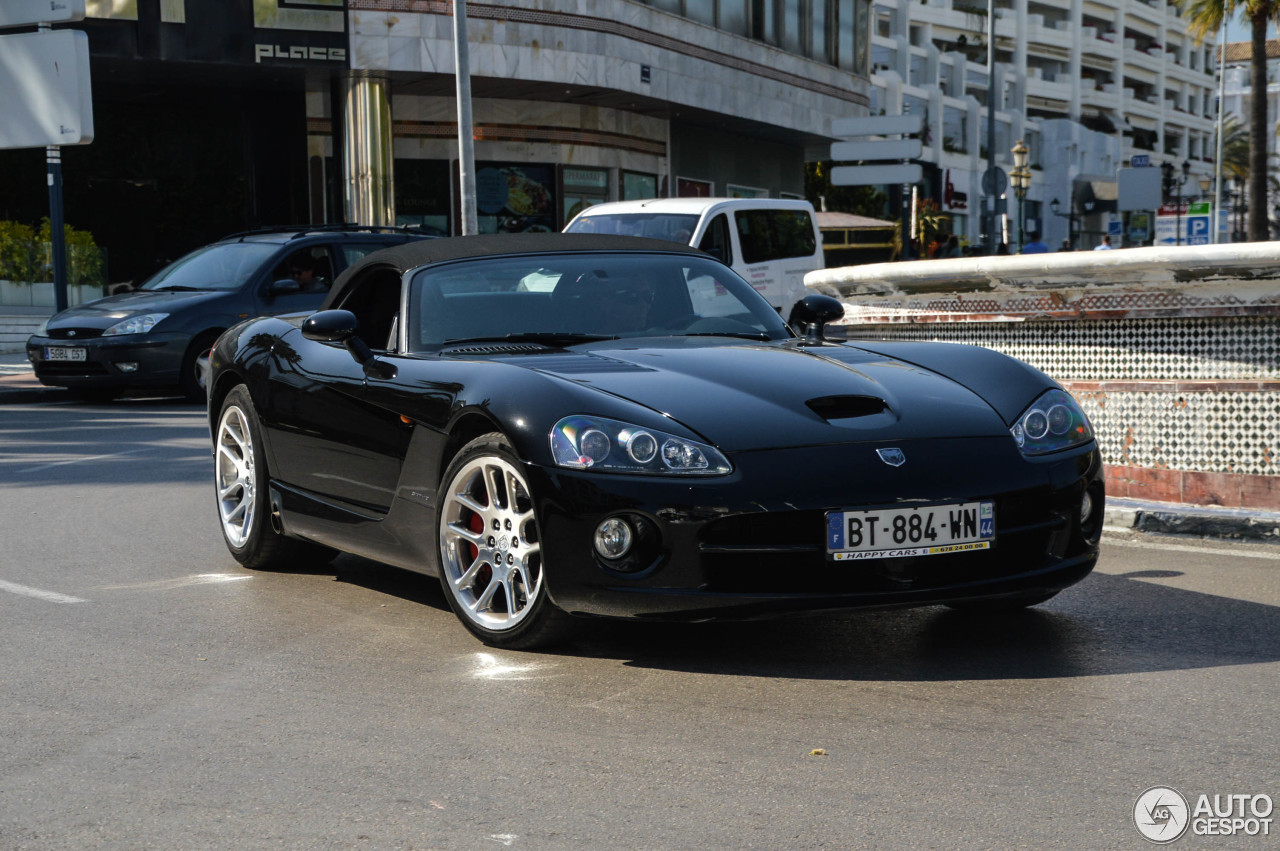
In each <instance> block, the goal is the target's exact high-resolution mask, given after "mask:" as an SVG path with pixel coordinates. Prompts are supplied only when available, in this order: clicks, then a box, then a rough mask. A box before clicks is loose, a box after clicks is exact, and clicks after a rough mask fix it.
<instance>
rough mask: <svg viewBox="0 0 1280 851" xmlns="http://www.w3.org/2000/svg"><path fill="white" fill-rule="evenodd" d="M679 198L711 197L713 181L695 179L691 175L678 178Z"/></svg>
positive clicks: (677, 194)
mask: <svg viewBox="0 0 1280 851" xmlns="http://www.w3.org/2000/svg"><path fill="white" fill-rule="evenodd" d="M676 197H677V198H710V197H711V181H709V180H694V179H693V178H691V177H677V178H676Z"/></svg>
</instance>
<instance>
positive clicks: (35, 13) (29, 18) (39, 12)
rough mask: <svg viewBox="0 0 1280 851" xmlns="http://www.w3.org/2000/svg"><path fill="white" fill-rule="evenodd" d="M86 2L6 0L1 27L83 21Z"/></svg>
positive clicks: (1, 4) (1, 6) (0, 13)
mask: <svg viewBox="0 0 1280 851" xmlns="http://www.w3.org/2000/svg"><path fill="white" fill-rule="evenodd" d="M84 2H85V0H4V2H0V29H4V28H5V27H26V26H30V25H31V24H60V23H65V22H67V21H83V20H84Z"/></svg>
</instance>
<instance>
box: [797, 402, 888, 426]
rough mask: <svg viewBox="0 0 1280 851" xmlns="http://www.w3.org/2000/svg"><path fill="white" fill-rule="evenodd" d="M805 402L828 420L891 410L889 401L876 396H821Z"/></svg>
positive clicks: (851, 417) (865, 415)
mask: <svg viewBox="0 0 1280 851" xmlns="http://www.w3.org/2000/svg"><path fill="white" fill-rule="evenodd" d="M805 404H806V405H808V406H809V410H811V411H813V412H814V413H815V414H817V415H818V416H820V417H822V418H823V419H824V420H827V421H828V422H830V421H831V420H849V419H853V418H855V417H872V416H875V415H876V414H882V413H884V412H885V411H887V410H889V405H888V403H887V402H885V400H883V399H880V398H877V397H875V396H819V397H818V398H816V399H810V400H809V401H807V402H805Z"/></svg>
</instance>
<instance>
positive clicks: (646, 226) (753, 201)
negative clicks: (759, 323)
mask: <svg viewBox="0 0 1280 851" xmlns="http://www.w3.org/2000/svg"><path fill="white" fill-rule="evenodd" d="M564 230H565V233H611V234H618V235H622V236H647V237H651V238H654V239H667V240H670V241H672V242H683V243H687V244H689V245H693V246H696V247H698V248H701V249H702V250H703V251H706V252H707V253H708V254H711V255H712V256H714V257H717V258H719V259H720V260H721V261H722V262H724V263H726V264H727V265H729V266H732V267H733V270H734V271H735V272H737V273H738V274H739V275H741V276H742V277H743V278H745V279H746V280H747V282H748V283H750V284H751V285H752V286H753V287H755V288H756V290H757V291H759V292H760V294H761V295H763V296H764V297H765V298H767V299H768V300H769V303H770V304H772V305H773V306H774V307H775V308H777V310H778V312H779V313H781V314H782V317H783V318H784V319H785V318H787V317H788V316H789V315H790V313H791V307H792V305H794V304H795V303H796V302H797V301H799V300H800V299H801V298H803V297H804V296H806V295H808V293H809V291H808V290H806V289H805V286H804V276H805V273H806V272H811V271H813V270H814V269H822V268H825V262H824V260H823V256H822V235H821V234H820V233H819V231H818V223H817V221H816V219H815V218H814V215H813V205H812V204H810V203H809V202H808V201H790V200H785V199H779V198H654V199H651V200H648V201H613V202H610V203H607V204H596V205H595V206H593V207H588V208H587V209H585V210H583V211H582V212H581V213H579V214H578V215H577V216H575V217H574V219H573V221H571V222H569V224H568V225H566V226H565V229H564Z"/></svg>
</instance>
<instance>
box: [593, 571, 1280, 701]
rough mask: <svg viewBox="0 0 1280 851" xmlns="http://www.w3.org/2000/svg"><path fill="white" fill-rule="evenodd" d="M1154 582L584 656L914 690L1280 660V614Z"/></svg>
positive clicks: (687, 629)
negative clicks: (971, 609) (1017, 607)
mask: <svg viewBox="0 0 1280 851" xmlns="http://www.w3.org/2000/svg"><path fill="white" fill-rule="evenodd" d="M1147 573H1150V572H1147ZM1161 573H1164V571H1161ZM1145 575H1147V574H1136V575H1134V576H1123V575H1120V576H1117V575H1106V574H1100V573H1094V574H1092V575H1091V576H1090V577H1089V578H1088V579H1086V580H1085V582H1084V583H1082V584H1081V585H1078V586H1076V587H1074V588H1070V589H1067V590H1066V591H1064V592H1063V593H1062V594H1061V595H1060V596H1059V597H1058V598H1056V599H1055V600H1053V601H1051V602H1050V603H1046V604H1044V605H1043V606H1041V607H1037V608H1033V609H1028V610H1024V611H1020V612H1015V613H1012V614H1006V615H1002V616H995V615H977V614H970V613H961V612H955V611H951V610H949V609H945V608H942V607H929V608H923V609H899V610H887V611H875V612H861V613H841V614H826V615H820V616H805V617H800V618H785V619H778V620H770V621H754V622H744V623H710V624H651V623H645V624H633V623H617V624H607V625H600V626H599V627H597V628H596V629H595V630H593V631H592V632H591V633H590V634H589V635H588V636H586V637H584V638H582V639H580V640H579V641H578V642H577V644H576V645H575V647H574V649H575V650H577V651H578V652H580V653H581V654H584V655H591V656H600V657H605V658H614V659H619V660H622V661H624V662H625V664H627V665H630V666H635V667H642V668H655V669H662V670H672V671H684V672H697V673H710V674H717V673H719V674H731V675H735V676H757V677H787V678H800V679H843V680H884V681H908V682H909V681H957V680H988V679H1002V680H1007V679H1045V678H1061V677H1084V676H1099V675H1106V674H1129V673H1138V672H1155V671H1173V670H1185V669H1193V668H1213V667H1222V666H1230V665H1249V664H1256V663H1259V662H1274V661H1277V660H1280V607H1276V606H1269V605H1263V604H1259V603H1252V602H1247V601H1243V600H1236V599H1231V598H1227V597H1219V596H1215V595H1211V594H1203V593H1199V592H1194V591H1185V590H1180V589H1176V588H1169V587H1165V586H1161V585H1155V584H1152V583H1150V582H1143V581H1139V580H1140V579H1141V578H1142V577H1143V576H1145Z"/></svg>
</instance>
